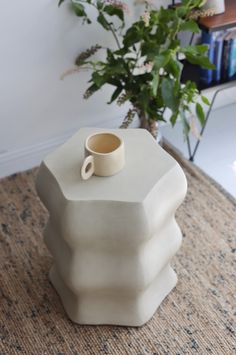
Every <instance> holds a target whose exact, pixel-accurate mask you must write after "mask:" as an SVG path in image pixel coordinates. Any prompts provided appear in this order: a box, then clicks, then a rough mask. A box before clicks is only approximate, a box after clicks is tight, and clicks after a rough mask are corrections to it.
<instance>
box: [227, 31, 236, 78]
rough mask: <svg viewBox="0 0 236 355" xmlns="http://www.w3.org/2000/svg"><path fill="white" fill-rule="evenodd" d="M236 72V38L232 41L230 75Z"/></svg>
mask: <svg viewBox="0 0 236 355" xmlns="http://www.w3.org/2000/svg"><path fill="white" fill-rule="evenodd" d="M235 72H236V38H232V39H231V41H230V52H229V66H228V77H229V78H231V77H232V76H234V74H235Z"/></svg>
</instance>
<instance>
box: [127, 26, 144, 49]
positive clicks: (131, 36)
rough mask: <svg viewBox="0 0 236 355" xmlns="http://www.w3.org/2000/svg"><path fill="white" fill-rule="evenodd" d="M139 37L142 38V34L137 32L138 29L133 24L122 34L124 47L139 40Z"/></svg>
mask: <svg viewBox="0 0 236 355" xmlns="http://www.w3.org/2000/svg"><path fill="white" fill-rule="evenodd" d="M140 39H142V36H141V34H140V33H139V31H138V29H137V28H136V27H135V26H134V25H133V26H132V27H130V28H129V29H128V30H127V32H126V34H125V35H124V38H123V44H124V47H126V48H129V47H131V46H132V45H134V44H135V43H137V42H139V41H140Z"/></svg>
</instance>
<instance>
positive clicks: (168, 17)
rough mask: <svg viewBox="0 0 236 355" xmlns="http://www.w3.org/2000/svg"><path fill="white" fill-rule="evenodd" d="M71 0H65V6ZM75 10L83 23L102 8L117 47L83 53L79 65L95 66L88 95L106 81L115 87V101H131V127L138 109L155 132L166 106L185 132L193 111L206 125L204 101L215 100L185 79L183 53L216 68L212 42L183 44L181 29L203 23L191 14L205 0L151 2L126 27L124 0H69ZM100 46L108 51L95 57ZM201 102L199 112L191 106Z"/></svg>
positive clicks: (196, 29)
mask: <svg viewBox="0 0 236 355" xmlns="http://www.w3.org/2000/svg"><path fill="white" fill-rule="evenodd" d="M64 1H65V0H60V2H59V5H61V3H62V2H64ZM69 1H70V3H71V6H72V9H73V11H74V13H75V14H76V15H77V16H78V17H80V18H81V19H82V22H83V23H87V24H91V23H92V21H91V19H90V18H89V16H88V8H89V7H93V8H95V9H96V11H97V17H96V20H97V23H98V25H100V26H102V28H103V29H104V30H105V31H109V32H110V33H111V35H112V36H113V38H114V44H115V46H116V48H115V49H112V48H106V49H104V47H102V46H101V45H98V44H96V45H93V46H92V47H91V48H89V49H87V50H86V51H84V52H83V53H81V54H80V55H79V56H78V57H77V58H76V61H75V64H76V65H77V66H78V69H79V70H80V69H82V68H87V69H91V71H92V73H91V79H90V81H89V83H90V86H89V87H88V89H87V90H86V92H85V94H84V98H85V99H88V98H89V97H90V96H91V95H93V94H94V93H95V92H96V91H98V90H99V89H101V88H102V87H103V86H104V85H107V84H109V85H112V86H113V87H114V91H113V94H112V96H111V98H110V101H109V102H108V103H109V104H110V103H112V102H113V101H116V102H117V104H118V105H122V104H124V103H125V102H126V101H129V102H130V103H131V108H130V109H129V111H128V113H127V115H126V117H125V118H124V121H123V124H122V126H121V127H123V128H125V127H128V126H129V124H130V123H131V122H132V120H133V118H134V116H135V114H137V115H138V117H139V119H140V127H142V128H146V129H148V130H149V131H150V132H151V133H152V134H153V135H154V136H156V133H157V129H156V127H157V125H156V122H158V121H164V120H165V119H164V111H165V110H166V109H167V108H168V109H169V110H170V112H171V116H170V122H171V124H172V125H173V126H174V125H175V123H176V120H177V118H178V117H180V119H181V121H182V124H183V129H184V134H185V136H187V135H188V133H189V130H190V129H191V122H190V119H192V117H193V114H194V116H196V117H197V118H198V120H199V122H200V123H201V124H203V123H204V120H205V116H204V110H203V107H202V104H209V102H208V100H207V98H205V97H202V96H200V94H199V91H198V89H197V87H196V84H195V83H194V82H192V81H188V82H186V83H185V84H182V83H181V75H182V70H183V63H182V61H181V60H180V59H179V58H180V56H182V58H183V56H184V57H185V60H187V61H188V62H190V63H192V64H197V65H199V66H201V67H204V68H207V69H214V65H213V64H212V63H210V61H209V59H208V57H207V56H206V52H207V50H208V46H207V45H191V46H184V47H183V46H181V42H180V40H179V39H178V34H179V33H180V32H182V31H190V32H192V33H197V32H199V31H200V30H199V27H198V25H197V22H196V21H195V20H194V19H192V18H191V15H192V13H193V10H196V9H198V8H201V6H202V5H203V4H204V3H205V1H204V0H182V3H181V5H180V6H178V7H175V8H163V7H160V8H159V9H157V8H155V7H154V6H153V4H152V3H149V2H146V3H145V10H144V13H143V15H142V16H141V17H140V18H139V19H138V21H136V22H134V23H133V24H132V25H131V26H130V27H129V28H126V26H125V19H126V16H127V12H128V6H127V5H126V4H125V3H123V2H121V1H119V0H69ZM98 50H105V51H106V59H105V60H91V59H90V57H91V56H92V55H94V54H95V52H97V51H98ZM193 106H195V109H194V113H193V112H192V111H191V110H192V107H193Z"/></svg>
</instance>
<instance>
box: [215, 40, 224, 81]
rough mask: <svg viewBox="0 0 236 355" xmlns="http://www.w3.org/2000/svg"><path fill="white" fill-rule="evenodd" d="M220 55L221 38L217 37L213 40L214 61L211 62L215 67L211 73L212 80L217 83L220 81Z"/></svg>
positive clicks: (221, 49)
mask: <svg viewBox="0 0 236 355" xmlns="http://www.w3.org/2000/svg"><path fill="white" fill-rule="evenodd" d="M222 55H223V37H222V36H219V37H218V38H216V40H215V48H214V61H213V62H214V64H215V66H216V69H215V70H214V71H213V80H214V81H216V82H219V81H220V80H221V67H222Z"/></svg>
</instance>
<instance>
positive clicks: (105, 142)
mask: <svg viewBox="0 0 236 355" xmlns="http://www.w3.org/2000/svg"><path fill="white" fill-rule="evenodd" d="M120 145H121V139H120V138H119V137H117V136H116V135H115V134H112V133H97V134H94V135H93V136H91V137H89V138H88V141H87V148H88V149H89V150H90V151H91V152H94V153H100V154H108V153H111V152H113V151H114V150H116V149H117V148H119V146H120Z"/></svg>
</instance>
